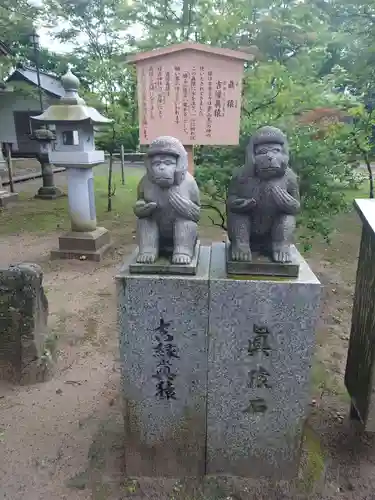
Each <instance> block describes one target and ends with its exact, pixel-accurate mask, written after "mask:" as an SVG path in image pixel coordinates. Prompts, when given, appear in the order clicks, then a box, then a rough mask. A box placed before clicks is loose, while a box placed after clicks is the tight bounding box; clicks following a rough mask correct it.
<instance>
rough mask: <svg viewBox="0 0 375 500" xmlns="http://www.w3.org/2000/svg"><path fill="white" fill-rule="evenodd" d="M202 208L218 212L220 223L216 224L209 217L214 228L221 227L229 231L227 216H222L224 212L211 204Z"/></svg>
mask: <svg viewBox="0 0 375 500" xmlns="http://www.w3.org/2000/svg"><path fill="white" fill-rule="evenodd" d="M201 208H203V209H207V210H213V211H214V212H216V213H217V215H218V216H219V218H220V222H219V223H218V222H215V221H214V219H213V218H212V217H211V216H210V215H208V218H209V219H210V221H211V222H212V224H213V225H214V226H217V227H221V229H223V230H224V231H226V230H227V225H226V223H225V216H224V215H223V214H222V212H221V210H220V209H219V208H217V207H216V206H215V205H211V204H210V203H204V204H203V205H201Z"/></svg>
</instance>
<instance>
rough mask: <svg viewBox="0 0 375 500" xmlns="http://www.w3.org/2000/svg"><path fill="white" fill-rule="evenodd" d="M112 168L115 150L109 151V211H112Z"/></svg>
mask: <svg viewBox="0 0 375 500" xmlns="http://www.w3.org/2000/svg"><path fill="white" fill-rule="evenodd" d="M112 168H113V151H111V152H110V153H109V168H108V204H107V212H112Z"/></svg>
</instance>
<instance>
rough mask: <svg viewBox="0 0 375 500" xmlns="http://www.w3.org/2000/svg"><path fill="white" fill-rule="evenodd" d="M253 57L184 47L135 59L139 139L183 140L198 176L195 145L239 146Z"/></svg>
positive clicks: (204, 47) (145, 141)
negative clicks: (245, 78)
mask: <svg viewBox="0 0 375 500" xmlns="http://www.w3.org/2000/svg"><path fill="white" fill-rule="evenodd" d="M253 59H254V56H253V55H252V54H245V53H243V52H238V51H235V50H229V49H221V48H214V47H211V46H208V45H201V44H197V43H191V42H184V43H181V44H177V45H172V46H170V47H166V48H162V49H155V50H152V51H149V52H143V53H139V54H136V55H134V56H132V57H130V58H129V59H128V62H130V63H134V64H136V69H137V88H138V109H139V140H140V144H150V143H151V142H152V141H153V140H154V139H156V137H159V136H161V135H170V136H173V137H176V138H177V139H179V140H180V141H181V142H182V144H183V145H184V146H185V148H186V150H187V153H188V157H189V172H190V173H192V174H193V173H194V154H193V148H194V146H195V145H211V146H220V145H236V144H238V141H239V128H240V115H241V90H242V77H243V70H244V62H245V61H252V60H253Z"/></svg>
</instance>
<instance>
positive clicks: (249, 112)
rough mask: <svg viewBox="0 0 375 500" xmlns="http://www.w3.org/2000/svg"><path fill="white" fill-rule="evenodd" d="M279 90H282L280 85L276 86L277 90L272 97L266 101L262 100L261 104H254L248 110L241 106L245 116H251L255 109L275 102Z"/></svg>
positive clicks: (257, 109)
mask: <svg viewBox="0 0 375 500" xmlns="http://www.w3.org/2000/svg"><path fill="white" fill-rule="evenodd" d="M281 91H282V87H281V86H280V87H279V88H278V90H277V91H276V94H275V95H274V96H273V97H271V98H270V99H269V100H268V101H266V102H262V103H261V104H258V105H257V106H254V108H253V109H251V110H250V111H249V110H248V109H246V108H245V106H242V109H243V110H244V111H245V113H246V114H247V116H252V115H253V114H254V113H255V112H256V111H259V110H260V109H264V108H267V107H268V106H271V104H273V103H274V102H275V100H276V98H277V97H278V96H279V95H280V92H281Z"/></svg>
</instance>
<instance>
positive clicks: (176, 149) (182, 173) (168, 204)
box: [134, 136, 200, 264]
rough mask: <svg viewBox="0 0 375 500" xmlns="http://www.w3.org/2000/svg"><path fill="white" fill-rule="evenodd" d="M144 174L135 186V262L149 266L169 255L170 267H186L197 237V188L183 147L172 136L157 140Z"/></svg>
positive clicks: (198, 207)
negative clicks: (136, 190)
mask: <svg viewBox="0 0 375 500" xmlns="http://www.w3.org/2000/svg"><path fill="white" fill-rule="evenodd" d="M145 164H146V170H147V172H146V175H145V176H144V177H143V178H142V179H141V181H140V183H139V185H138V201H137V202H136V204H135V206H134V213H135V215H136V216H137V217H138V221H137V237H138V245H139V254H138V257H137V262H143V263H153V262H155V260H156V259H157V258H158V256H159V255H160V254H169V253H172V263H173V264H190V262H191V260H192V257H193V255H194V250H195V245H196V242H197V237H198V230H197V223H198V221H199V216H200V198H199V189H198V186H197V183H196V182H195V179H194V177H193V176H192V175H191V174H190V173H189V172H188V171H187V168H188V156H187V152H186V150H185V148H184V147H183V145H182V144H181V142H180V141H179V140H178V139H175V138H174V137H169V136H165V137H158V138H157V139H155V140H154V141H153V142H152V143H151V144H150V147H149V150H148V152H147V155H146V160H145Z"/></svg>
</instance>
